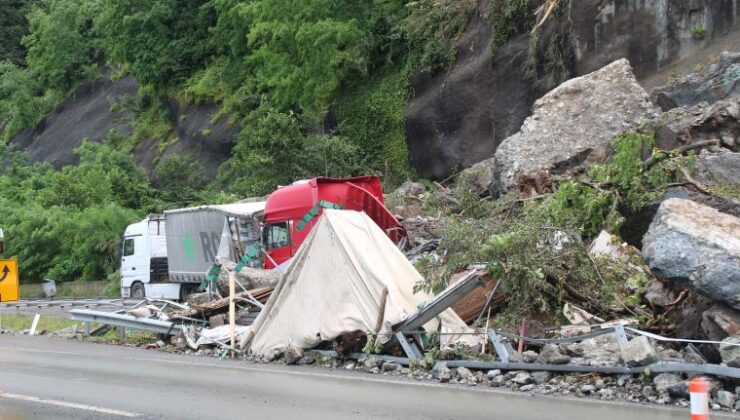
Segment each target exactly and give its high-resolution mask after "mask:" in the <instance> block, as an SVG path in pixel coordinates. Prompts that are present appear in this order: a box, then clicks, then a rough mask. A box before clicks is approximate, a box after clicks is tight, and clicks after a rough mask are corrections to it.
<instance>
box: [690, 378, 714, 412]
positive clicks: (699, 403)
mask: <svg viewBox="0 0 740 420" xmlns="http://www.w3.org/2000/svg"><path fill="white" fill-rule="evenodd" d="M689 394H690V395H691V420H709V384H708V383H707V381H706V379H703V378H695V379H692V380H691V382H689Z"/></svg>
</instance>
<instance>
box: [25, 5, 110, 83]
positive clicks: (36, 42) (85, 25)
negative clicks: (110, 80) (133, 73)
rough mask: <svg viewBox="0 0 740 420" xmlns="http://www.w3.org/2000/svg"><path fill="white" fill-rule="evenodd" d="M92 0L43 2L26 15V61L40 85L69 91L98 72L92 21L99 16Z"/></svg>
mask: <svg viewBox="0 0 740 420" xmlns="http://www.w3.org/2000/svg"><path fill="white" fill-rule="evenodd" d="M97 4H98V3H97V2H96V1H93V0H83V1H79V0H42V1H41V2H40V4H39V5H38V6H34V7H33V8H32V10H31V12H30V13H29V14H28V22H29V28H30V29H29V34H28V35H27V36H25V37H24V38H23V45H24V46H25V47H26V48H28V56H27V57H26V61H27V62H28V66H29V67H30V68H31V69H32V70H33V71H34V73H35V74H36V75H37V76H38V78H39V79H40V81H41V82H42V83H43V85H44V86H45V87H47V88H49V89H57V90H60V91H64V92H66V91H68V90H70V89H71V88H73V87H74V86H75V85H76V84H77V83H79V82H80V81H82V80H85V79H88V78H90V77H92V76H94V75H95V74H96V73H97V64H98V63H99V62H100V61H101V59H102V56H101V54H100V52H99V49H98V36H97V34H96V33H95V30H94V28H93V21H92V20H93V18H94V17H95V16H96V15H97V14H98V11H99V9H98V7H97Z"/></svg>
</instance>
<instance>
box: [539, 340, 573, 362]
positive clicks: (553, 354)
mask: <svg viewBox="0 0 740 420" xmlns="http://www.w3.org/2000/svg"><path fill="white" fill-rule="evenodd" d="M568 362H570V356H568V355H566V354H563V353H562V352H561V351H560V347H558V346H557V345H555V344H547V345H545V347H543V348H542V351H541V352H540V355H539V356H538V357H537V363H544V364H548V365H564V364H566V363H568Z"/></svg>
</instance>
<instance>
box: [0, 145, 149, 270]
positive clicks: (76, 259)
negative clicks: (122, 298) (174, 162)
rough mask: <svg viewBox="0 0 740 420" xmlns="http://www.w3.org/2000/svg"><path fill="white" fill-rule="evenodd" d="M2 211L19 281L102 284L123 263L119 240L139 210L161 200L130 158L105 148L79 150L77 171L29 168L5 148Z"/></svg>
mask: <svg viewBox="0 0 740 420" xmlns="http://www.w3.org/2000/svg"><path fill="white" fill-rule="evenodd" d="M0 152H1V153H0V155H1V156H2V161H0V163H1V164H2V166H0V208H2V209H3V219H2V228H3V230H4V231H5V234H6V243H7V249H6V255H13V256H17V257H19V261H20V270H21V281H23V282H33V281H40V280H42V279H44V278H54V279H55V280H62V281H64V280H77V279H82V280H100V279H103V278H106V276H108V275H109V274H110V273H113V272H115V271H116V270H117V268H118V266H119V261H118V258H119V256H118V252H119V238H120V235H121V233H122V232H123V230H124V229H125V227H126V226H127V225H128V224H130V223H132V222H133V221H135V220H137V219H138V218H140V217H141V216H142V213H143V212H142V211H141V210H133V209H145V211H146V210H148V209H152V210H154V209H156V206H161V203H160V202H159V201H158V199H157V197H156V192H155V190H154V189H153V188H152V187H151V186H150V185H149V183H148V181H147V180H146V177H145V176H144V174H143V173H142V172H141V171H140V170H139V169H138V168H136V166H135V164H134V162H133V160H132V158H131V157H130V156H129V155H128V154H126V153H124V152H120V151H116V150H113V149H111V148H110V147H109V146H106V145H101V144H90V143H84V144H83V145H82V146H80V148H79V149H77V154H78V155H79V157H80V164H79V165H78V166H68V167H65V168H63V169H61V170H59V171H55V170H53V169H52V168H51V167H49V166H48V165H42V164H34V165H32V164H30V163H29V162H28V157H27V155H26V154H25V153H21V152H19V151H17V150H15V149H14V147H13V146H10V145H0Z"/></svg>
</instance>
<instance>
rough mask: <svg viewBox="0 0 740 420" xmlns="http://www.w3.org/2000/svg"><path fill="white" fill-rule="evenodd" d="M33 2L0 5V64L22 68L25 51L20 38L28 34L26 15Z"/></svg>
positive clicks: (16, 0) (8, 0) (11, 0)
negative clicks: (10, 64) (4, 63)
mask: <svg viewBox="0 0 740 420" xmlns="http://www.w3.org/2000/svg"><path fill="white" fill-rule="evenodd" d="M32 3H33V0H4V1H3V2H1V3H0V62H2V61H6V60H7V61H10V62H11V63H13V64H15V65H18V66H23V65H24V64H25V62H26V59H25V58H26V50H25V48H24V47H23V45H21V38H22V37H23V36H25V35H26V34H27V33H28V20H27V19H26V14H27V13H28V11H29V10H30V6H31V4H32Z"/></svg>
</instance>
